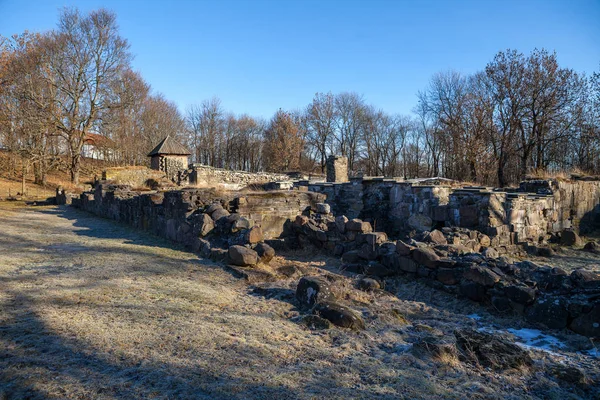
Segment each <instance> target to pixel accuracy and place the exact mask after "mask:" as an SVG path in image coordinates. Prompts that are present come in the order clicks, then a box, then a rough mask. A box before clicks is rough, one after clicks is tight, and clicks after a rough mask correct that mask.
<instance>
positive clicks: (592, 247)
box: [583, 242, 600, 253]
mask: <svg viewBox="0 0 600 400" xmlns="http://www.w3.org/2000/svg"><path fill="white" fill-rule="evenodd" d="M583 249H584V250H585V251H589V252H590V253H598V252H600V246H598V243H596V242H587V243H586V244H585V246H583Z"/></svg>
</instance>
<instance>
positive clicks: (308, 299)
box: [296, 276, 335, 308]
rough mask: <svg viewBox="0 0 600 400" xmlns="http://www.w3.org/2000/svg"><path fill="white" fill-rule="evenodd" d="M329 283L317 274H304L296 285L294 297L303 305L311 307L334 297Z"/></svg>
mask: <svg viewBox="0 0 600 400" xmlns="http://www.w3.org/2000/svg"><path fill="white" fill-rule="evenodd" d="M334 298H335V296H334V294H333V291H332V290H331V285H330V283H329V282H328V281H327V280H325V279H324V278H321V277H317V276H305V277H303V278H301V279H300V281H299V282H298V286H297V287H296V299H297V300H298V302H299V303H300V305H301V306H303V307H308V308H310V307H313V306H314V305H315V304H317V303H320V302H323V301H328V300H332V299H334Z"/></svg>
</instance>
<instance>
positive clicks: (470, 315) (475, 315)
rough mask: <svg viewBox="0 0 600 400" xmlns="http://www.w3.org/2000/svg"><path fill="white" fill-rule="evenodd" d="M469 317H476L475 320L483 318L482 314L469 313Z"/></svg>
mask: <svg viewBox="0 0 600 400" xmlns="http://www.w3.org/2000/svg"><path fill="white" fill-rule="evenodd" d="M467 318H471V319H474V320H475V321H479V320H480V319H481V315H478V314H469V315H467Z"/></svg>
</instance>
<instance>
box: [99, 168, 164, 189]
mask: <svg viewBox="0 0 600 400" xmlns="http://www.w3.org/2000/svg"><path fill="white" fill-rule="evenodd" d="M149 179H152V180H154V181H156V182H159V181H162V180H164V179H166V175H165V174H164V173H163V172H161V171H156V170H153V169H150V168H147V167H114V168H107V169H105V170H104V171H102V180H105V181H107V180H108V181H111V182H114V183H116V184H118V185H128V186H131V187H133V188H141V187H144V186H147V183H148V180H149Z"/></svg>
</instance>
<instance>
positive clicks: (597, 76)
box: [0, 9, 600, 186]
mask: <svg viewBox="0 0 600 400" xmlns="http://www.w3.org/2000/svg"><path fill="white" fill-rule="evenodd" d="M131 58H132V56H131V54H130V52H129V44H128V43H127V41H126V40H125V39H123V38H122V37H121V36H120V35H119V32H118V26H117V24H116V16H115V14H114V13H112V12H110V11H107V10H103V9H101V10H98V11H93V12H91V13H89V14H87V15H82V14H81V13H79V12H78V11H77V10H74V9H66V10H64V11H63V12H62V13H61V15H60V18H59V24H58V27H57V29H55V30H54V31H51V32H47V33H43V34H32V33H27V32H25V33H23V34H21V35H15V36H13V37H12V38H0V144H2V146H3V147H4V148H5V149H6V150H8V151H9V153H10V154H12V155H14V156H15V157H21V159H22V160H24V163H23V165H30V166H31V167H32V168H33V171H34V175H35V179H36V182H38V183H43V182H44V180H45V173H46V171H47V170H48V168H51V167H52V163H53V162H55V160H57V159H58V158H59V156H67V159H68V160H69V170H70V171H71V178H72V180H73V182H77V181H78V177H79V168H80V163H81V154H82V148H83V145H84V143H85V139H86V133H91V132H93V133H99V134H102V135H104V136H106V137H108V138H110V139H111V140H112V142H113V143H114V149H112V151H111V153H110V156H111V158H112V161H113V162H114V163H116V164H119V165H145V164H147V163H148V160H147V157H146V153H147V152H148V151H149V150H150V149H151V148H152V147H153V146H154V145H156V144H157V143H158V141H160V140H161V139H162V138H163V137H164V136H166V135H167V134H169V135H171V136H173V137H176V138H177V139H179V141H180V142H182V143H183V144H185V145H187V146H188V147H189V148H190V150H191V152H192V161H193V162H197V163H202V164H205V165H210V166H214V167H220V168H228V169H239V170H247V171H263V170H266V171H274V172H283V171H298V170H299V171H304V172H313V173H324V172H325V164H326V160H327V157H328V156H329V155H333V154H335V155H343V156H346V157H348V161H349V163H348V165H349V168H350V170H351V175H352V174H355V175H356V174H364V175H383V176H394V177H405V178H415V177H429V176H444V177H447V178H451V179H458V180H467V181H472V182H477V183H480V184H489V185H499V186H506V185H510V184H514V183H516V182H518V181H519V180H520V179H522V178H523V176H524V175H526V174H527V173H529V172H531V171H534V170H540V171H542V170H543V171H562V170H573V169H579V170H581V171H584V172H587V173H593V174H599V173H600V72H596V73H594V74H592V75H591V76H589V77H588V76H585V75H583V74H580V73H577V72H575V71H573V70H572V69H568V68H565V67H562V66H560V65H559V63H558V59H557V55H556V54H555V53H550V52H548V51H546V50H543V49H542V50H534V51H532V52H531V53H530V54H528V55H524V54H522V53H519V52H517V51H515V50H507V51H501V52H499V53H498V54H497V55H496V56H495V57H494V58H493V60H491V61H490V62H489V63H488V64H487V65H486V66H485V67H484V68H483V69H482V70H481V71H480V72H477V73H475V74H471V75H464V74H461V73H458V72H455V71H447V72H441V73H438V74H436V75H434V76H433V77H432V78H431V80H430V82H429V84H428V85H427V87H425V88H424V89H423V90H422V91H420V92H419V93H418V94H417V99H416V106H415V107H414V109H413V112H412V113H411V114H410V115H399V114H389V113H386V112H384V111H382V110H380V109H378V108H377V107H375V106H374V105H371V104H369V103H368V102H367V101H366V100H365V99H364V97H363V96H361V95H359V94H357V93H354V92H343V93H337V94H333V93H317V94H315V96H314V98H313V99H312V101H311V102H310V103H309V104H308V105H307V106H306V107H304V108H302V109H297V110H281V109H280V110H277V111H276V112H275V114H274V116H273V117H272V118H271V119H270V120H264V119H262V118H256V117H252V116H250V115H246V114H241V115H236V114H234V113H232V112H229V111H227V110H225V109H224V108H223V107H222V105H221V101H220V100H219V99H218V98H212V99H207V100H205V101H203V102H201V103H199V104H195V105H191V106H190V107H189V108H188V109H187V110H186V112H185V113H184V114H181V113H180V112H179V110H178V109H177V107H176V106H175V105H174V103H172V102H170V101H168V100H167V99H165V98H164V96H163V95H161V94H157V93H154V92H153V91H152V89H151V87H150V85H149V84H148V83H147V82H145V81H144V79H143V78H142V76H141V75H140V73H138V72H135V71H133V70H132V68H131Z"/></svg>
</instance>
